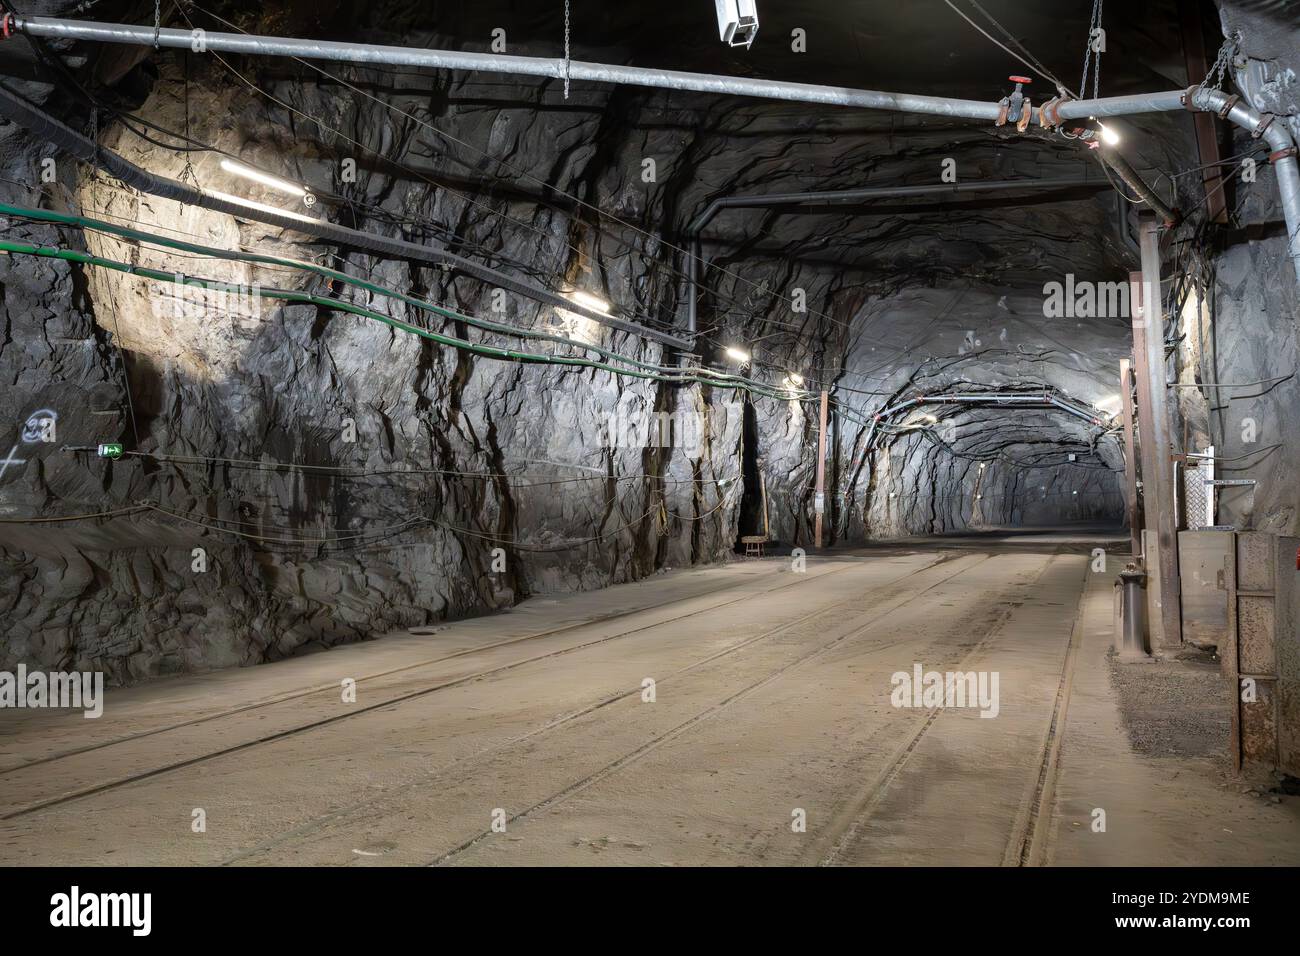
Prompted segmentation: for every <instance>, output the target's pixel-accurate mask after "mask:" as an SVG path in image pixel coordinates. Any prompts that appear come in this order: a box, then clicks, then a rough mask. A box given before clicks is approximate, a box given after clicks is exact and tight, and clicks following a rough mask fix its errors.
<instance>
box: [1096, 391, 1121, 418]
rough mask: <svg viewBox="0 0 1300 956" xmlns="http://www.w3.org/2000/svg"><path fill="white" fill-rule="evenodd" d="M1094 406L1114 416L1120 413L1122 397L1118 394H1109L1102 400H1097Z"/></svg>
mask: <svg viewBox="0 0 1300 956" xmlns="http://www.w3.org/2000/svg"><path fill="white" fill-rule="evenodd" d="M1093 407H1094V408H1097V409H1099V410H1101V411H1103V412H1105V413H1106V414H1107V415H1109V416H1110V417H1111V418H1114V417H1115V416H1116V415H1118V414H1119V409H1120V397H1119V396H1118V395H1108V396H1106V397H1105V398H1103V399H1102V400H1101V401H1099V402H1095V403H1094V404H1093Z"/></svg>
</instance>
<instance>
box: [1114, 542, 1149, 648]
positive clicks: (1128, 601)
mask: <svg viewBox="0 0 1300 956" xmlns="http://www.w3.org/2000/svg"><path fill="white" fill-rule="evenodd" d="M1146 579H1147V575H1146V572H1145V571H1143V570H1141V569H1140V568H1138V566H1137V565H1135V564H1129V565H1126V566H1125V568H1124V570H1123V571H1121V572H1120V573H1119V580H1118V581H1117V582H1116V583H1117V584H1118V585H1119V586H1120V588H1121V589H1122V591H1121V607H1122V610H1121V612H1120V620H1121V622H1122V626H1123V629H1124V632H1123V637H1122V641H1121V644H1120V659H1121V660H1124V661H1149V660H1150V659H1151V657H1150V655H1149V654H1147V651H1146V646H1145V642H1144V641H1143V634H1142V617H1143V610H1144V609H1145V607H1146V600H1145V599H1144V598H1143V597H1142V589H1143V588H1144V587H1146Z"/></svg>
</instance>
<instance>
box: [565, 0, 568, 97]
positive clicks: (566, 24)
mask: <svg viewBox="0 0 1300 956" xmlns="http://www.w3.org/2000/svg"><path fill="white" fill-rule="evenodd" d="M564 98H565V99H566V100H567V99H568V98H569V0H564Z"/></svg>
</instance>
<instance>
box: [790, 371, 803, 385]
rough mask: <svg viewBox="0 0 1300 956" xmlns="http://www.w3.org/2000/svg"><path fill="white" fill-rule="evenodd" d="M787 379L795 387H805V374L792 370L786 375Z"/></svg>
mask: <svg viewBox="0 0 1300 956" xmlns="http://www.w3.org/2000/svg"><path fill="white" fill-rule="evenodd" d="M786 380H787V381H789V383H790V384H791V385H793V386H794V387H795V388H803V376H802V375H800V374H799V373H798V372H790V373H789V374H788V375H787V376H786Z"/></svg>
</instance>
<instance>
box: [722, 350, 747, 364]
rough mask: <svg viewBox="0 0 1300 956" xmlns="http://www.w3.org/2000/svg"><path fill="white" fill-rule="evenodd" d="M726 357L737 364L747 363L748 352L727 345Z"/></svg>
mask: <svg viewBox="0 0 1300 956" xmlns="http://www.w3.org/2000/svg"><path fill="white" fill-rule="evenodd" d="M727 358H729V359H731V360H732V361H733V362H735V363H737V364H738V365H748V364H749V353H748V352H746V351H745V350H744V349H738V348H736V347H735V346H734V345H728V346H727Z"/></svg>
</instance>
